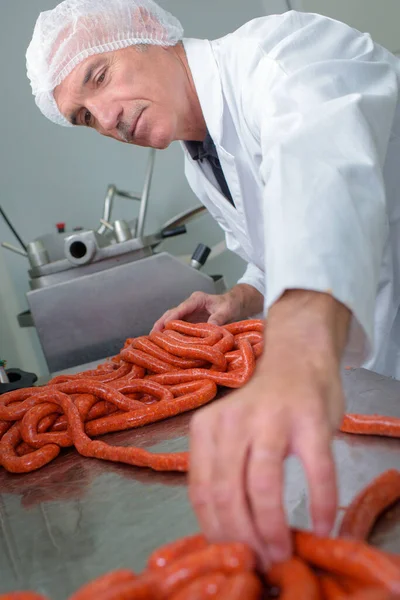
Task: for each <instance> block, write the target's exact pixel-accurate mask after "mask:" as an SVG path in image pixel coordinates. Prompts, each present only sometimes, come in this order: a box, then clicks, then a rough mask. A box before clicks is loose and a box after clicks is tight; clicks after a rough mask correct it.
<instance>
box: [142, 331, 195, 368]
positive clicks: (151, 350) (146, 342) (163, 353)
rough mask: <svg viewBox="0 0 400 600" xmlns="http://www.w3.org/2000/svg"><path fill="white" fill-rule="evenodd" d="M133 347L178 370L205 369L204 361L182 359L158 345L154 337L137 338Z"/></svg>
mask: <svg viewBox="0 0 400 600" xmlns="http://www.w3.org/2000/svg"><path fill="white" fill-rule="evenodd" d="M132 347H133V348H135V349H137V350H142V351H143V352H147V354H150V355H151V356H154V357H155V358H159V359H160V360H163V361H164V362H166V363H168V364H170V365H172V366H173V367H176V368H178V369H194V368H196V367H204V365H205V362H206V361H204V360H196V359H195V360H190V359H187V358H182V357H181V356H176V355H175V354H172V353H171V352H169V351H167V350H165V349H164V348H163V347H161V346H160V345H157V344H156V343H154V342H153V341H152V337H151V335H150V339H149V338H146V337H139V338H136V340H135V341H134V343H133V344H132Z"/></svg>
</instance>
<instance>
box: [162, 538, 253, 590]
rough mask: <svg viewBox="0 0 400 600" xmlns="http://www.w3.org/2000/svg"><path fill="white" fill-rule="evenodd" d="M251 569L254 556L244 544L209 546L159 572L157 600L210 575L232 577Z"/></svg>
mask: <svg viewBox="0 0 400 600" xmlns="http://www.w3.org/2000/svg"><path fill="white" fill-rule="evenodd" d="M254 567H255V558H254V555H253V553H252V551H251V550H250V549H249V548H248V547H247V546H245V545H244V544H239V543H237V544H234V543H231V544H210V545H209V546H208V547H207V548H204V549H203V550H199V551H198V552H195V553H193V554H189V555H188V556H184V557H183V558H181V559H178V560H176V561H174V562H173V563H172V564H171V565H170V566H169V567H166V568H165V569H163V571H162V577H160V579H159V580H158V581H157V588H156V589H157V594H158V596H159V599H160V600H164V599H167V598H169V597H170V596H172V595H173V594H176V593H177V592H178V591H180V590H181V589H182V588H183V587H184V586H185V585H187V584H188V583H189V582H190V581H193V580H195V579H197V578H198V577H201V576H203V575H206V574H209V573H210V572H214V571H220V572H222V573H224V574H226V575H232V574H235V573H238V572H241V571H252V570H253V569H254Z"/></svg>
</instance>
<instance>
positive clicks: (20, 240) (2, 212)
mask: <svg viewBox="0 0 400 600" xmlns="http://www.w3.org/2000/svg"><path fill="white" fill-rule="evenodd" d="M0 215H1V216H2V217H3V219H4V220H5V222H6V223H7V225H8V226H9V228H10V229H11V231H12V232H13V234H14V235H15V237H16V238H17V240H18V241H19V243H20V244H21V246H22V247H23V249H24V250H25V252H26V245H25V244H24V242H23V241H22V239H21V238H20V236H19V235H18V233H17V231H16V230H15V227H14V226H13V224H12V223H11V221H10V219H9V218H8V217H7V215H6V213H5V212H4V210H3V209H2V208H1V206H0Z"/></svg>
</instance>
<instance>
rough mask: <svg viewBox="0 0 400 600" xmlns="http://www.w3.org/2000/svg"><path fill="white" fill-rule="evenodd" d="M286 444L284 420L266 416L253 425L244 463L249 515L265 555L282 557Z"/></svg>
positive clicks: (285, 546)
mask: <svg viewBox="0 0 400 600" xmlns="http://www.w3.org/2000/svg"><path fill="white" fill-rule="evenodd" d="M287 445H288V430H287V424H286V423H285V422H284V421H282V420H281V422H279V420H278V419H277V418H275V419H271V420H270V421H269V420H268V419H266V420H265V421H264V422H263V423H259V424H258V425H257V426H256V427H255V428H254V436H253V441H252V447H251V451H250V455H249V458H248V465H247V493H248V495H249V500H250V504H251V508H252V512H253V519H254V523H255V527H256V530H257V531H258V533H259V535H260V537H261V539H262V541H263V543H264V544H265V545H267V551H268V556H269V559H270V560H272V561H273V562H280V561H283V560H286V559H288V558H289V557H290V554H291V538H290V532H289V528H288V525H287V521H286V515H285V511H284V507H283V483H284V482H283V479H284V477H283V463H284V460H285V456H286V451H287Z"/></svg>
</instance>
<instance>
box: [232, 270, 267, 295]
mask: <svg viewBox="0 0 400 600" xmlns="http://www.w3.org/2000/svg"><path fill="white" fill-rule="evenodd" d="M238 283H247V284H248V285H251V286H253V287H254V288H256V290H258V291H259V292H260V294H262V295H263V296H264V294H265V273H264V271H261V269H259V268H258V267H257V266H256V265H254V264H252V263H249V264H248V265H247V268H246V271H245V272H244V274H243V275H242V277H241V278H240V279H239V281H238Z"/></svg>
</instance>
